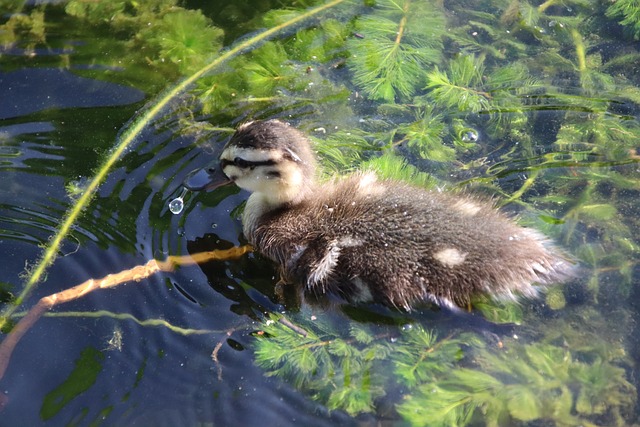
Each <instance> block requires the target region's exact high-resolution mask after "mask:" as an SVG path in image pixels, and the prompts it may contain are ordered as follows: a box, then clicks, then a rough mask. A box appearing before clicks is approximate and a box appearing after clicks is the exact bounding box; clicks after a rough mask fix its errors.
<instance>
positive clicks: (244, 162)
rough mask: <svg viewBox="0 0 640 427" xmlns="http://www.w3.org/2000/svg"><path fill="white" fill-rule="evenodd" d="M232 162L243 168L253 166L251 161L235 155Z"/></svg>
mask: <svg viewBox="0 0 640 427" xmlns="http://www.w3.org/2000/svg"><path fill="white" fill-rule="evenodd" d="M233 164H234V165H236V166H237V167H239V168H243V169H244V168H248V167H251V166H253V164H252V162H249V161H247V160H245V159H243V158H241V157H236V158H235V159H233Z"/></svg>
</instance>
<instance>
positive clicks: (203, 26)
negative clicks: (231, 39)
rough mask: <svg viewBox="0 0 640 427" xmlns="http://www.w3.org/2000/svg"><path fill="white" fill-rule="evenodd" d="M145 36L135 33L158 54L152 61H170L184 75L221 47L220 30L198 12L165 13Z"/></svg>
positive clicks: (207, 60)
mask: <svg viewBox="0 0 640 427" xmlns="http://www.w3.org/2000/svg"><path fill="white" fill-rule="evenodd" d="M148 31H149V33H150V34H146V33H145V30H142V31H141V32H140V33H138V35H137V38H139V39H144V40H145V41H146V43H148V44H149V45H150V46H154V47H155V48H156V49H157V51H158V57H157V59H155V61H160V62H162V61H170V62H172V63H174V64H176V65H177V66H178V69H179V71H180V73H181V74H183V75H186V74H189V73H191V72H194V71H196V70H198V69H200V68H202V67H204V66H205V65H206V64H207V63H208V62H209V61H211V59H213V57H214V55H217V53H218V51H219V50H220V48H222V37H223V35H224V33H223V31H222V30H221V29H219V28H216V27H214V26H212V25H211V21H210V20H209V19H208V18H206V17H205V16H204V15H203V14H202V12H200V11H195V10H184V9H178V10H175V11H172V12H169V13H167V14H165V15H164V16H163V17H162V19H160V20H158V22H157V23H156V24H155V25H153V26H152V27H151V28H150V29H149V30H148Z"/></svg>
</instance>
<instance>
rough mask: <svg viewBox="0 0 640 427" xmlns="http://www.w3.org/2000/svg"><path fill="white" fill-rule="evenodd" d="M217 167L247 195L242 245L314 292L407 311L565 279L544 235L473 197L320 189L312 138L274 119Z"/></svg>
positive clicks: (566, 265)
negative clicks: (245, 242) (421, 305)
mask: <svg viewBox="0 0 640 427" xmlns="http://www.w3.org/2000/svg"><path fill="white" fill-rule="evenodd" d="M219 166H220V167H219V171H220V172H222V173H223V174H224V179H225V181H227V182H233V183H235V184H236V185H237V186H238V187H240V188H242V189H245V190H248V191H249V192H251V195H250V196H249V199H248V200H247V203H246V207H245V210H244V214H243V231H244V234H245V236H246V238H247V239H248V240H249V242H250V243H251V244H252V245H253V247H254V248H255V249H256V250H258V251H259V252H260V253H261V254H263V255H265V256H266V257H268V258H270V259H271V260H273V261H275V262H276V263H277V264H278V265H279V266H280V268H281V271H282V273H283V278H285V279H286V280H287V281H289V282H295V283H299V284H302V285H303V286H304V287H305V289H306V290H307V291H310V292H312V293H315V294H317V295H323V294H337V295H339V296H341V297H343V298H344V299H346V300H347V301H349V302H352V303H357V302H364V301H367V302H370V301H373V302H377V303H381V304H384V305H386V306H390V307H396V308H399V309H404V310H407V311H410V310H411V309H412V307H414V306H415V304H417V303H420V302H426V301H431V302H434V303H436V304H438V305H440V306H444V307H448V308H458V307H464V308H466V307H468V306H469V304H470V301H471V299H472V297H474V296H476V295H479V294H485V295H489V296H490V297H493V298H500V299H504V298H507V299H516V298H517V297H518V296H523V297H535V296H537V294H538V289H539V288H540V287H541V286H544V285H549V284H552V283H556V282H560V281H563V280H565V279H566V278H568V277H570V276H571V275H572V268H573V263H572V262H571V261H570V260H569V259H568V258H567V257H565V256H564V255H563V254H562V253H561V252H560V251H559V250H558V249H557V248H556V247H555V246H554V245H553V244H552V243H551V242H550V241H549V240H548V239H546V238H545V237H544V236H543V235H542V234H540V233H539V232H537V231H535V230H532V229H528V228H523V227H521V226H519V225H517V224H516V223H515V222H514V221H513V220H511V219H510V218H509V217H508V216H507V215H505V214H503V213H501V212H500V211H498V210H497V209H495V207H494V206H493V205H492V204H491V203H488V202H486V201H483V200H481V199H480V198H475V197H472V196H469V195H460V194H448V193H446V192H439V191H428V190H425V189H422V188H417V187H413V186H411V185H409V184H405V183H401V182H396V181H391V180H380V179H378V178H377V177H376V175H375V174H374V173H373V172H356V173H353V174H351V175H349V176H346V177H343V178H333V179H331V180H329V181H328V182H319V181H318V180H317V179H316V159H315V155H314V152H313V150H312V147H311V143H310V141H309V139H308V138H307V137H306V136H305V135H304V134H303V133H301V132H300V131H298V130H297V129H295V128H294V127H292V126H290V125H288V124H286V123H284V122H281V121H278V120H268V121H251V122H248V123H245V124H243V125H241V126H240V127H238V129H237V131H236V132H235V134H234V135H233V136H232V137H231V139H230V140H229V142H228V143H227V144H226V145H225V147H224V149H223V151H222V154H221V155H220V160H219ZM213 185H214V184H211V186H213Z"/></svg>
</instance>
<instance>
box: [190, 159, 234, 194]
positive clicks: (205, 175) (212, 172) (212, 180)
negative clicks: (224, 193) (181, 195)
mask: <svg viewBox="0 0 640 427" xmlns="http://www.w3.org/2000/svg"><path fill="white" fill-rule="evenodd" d="M231 182H232V181H231V180H230V179H229V178H227V176H226V175H225V174H224V172H222V168H221V167H220V166H219V165H217V164H216V165H215V166H212V165H210V166H207V167H204V168H202V169H196V170H194V171H191V172H189V175H187V177H186V178H185V179H184V181H182V185H183V186H184V187H185V188H186V189H187V190H190V191H203V190H205V191H211V190H214V189H216V188H218V187H222V186H223V185H227V184H231Z"/></svg>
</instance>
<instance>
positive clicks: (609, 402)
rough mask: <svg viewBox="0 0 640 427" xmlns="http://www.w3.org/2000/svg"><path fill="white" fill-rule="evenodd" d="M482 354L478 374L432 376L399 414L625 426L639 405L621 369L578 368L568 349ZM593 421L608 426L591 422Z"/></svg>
mask: <svg viewBox="0 0 640 427" xmlns="http://www.w3.org/2000/svg"><path fill="white" fill-rule="evenodd" d="M479 353H480V354H478V355H477V356H476V359H475V360H476V363H477V364H478V365H479V367H480V369H481V370H475V369H469V368H459V369H453V370H447V371H445V372H444V373H443V374H442V375H437V374H436V375H432V376H431V377H430V378H429V379H428V380H427V381H425V382H424V383H423V384H421V385H420V387H419V388H418V390H417V392H416V393H414V394H412V396H410V397H409V398H407V399H406V400H405V401H404V402H402V403H401V404H400V405H399V407H398V411H399V412H400V413H401V414H402V415H403V416H404V417H405V418H406V419H407V420H408V421H409V422H410V423H411V424H412V425H416V426H447V425H456V426H465V425H468V424H470V423H471V422H472V421H473V420H474V419H477V417H479V416H482V417H483V419H484V424H485V425H487V426H501V425H512V424H513V423H515V422H518V421H520V422H526V421H533V420H543V419H544V420H549V421H551V422H552V425H564V426H582V425H617V426H621V425H624V419H623V418H622V416H621V415H622V414H623V413H625V412H628V411H629V410H630V409H631V408H632V407H633V405H634V402H635V390H634V388H633V386H632V385H631V384H630V383H629V381H627V379H626V378H625V371H624V369H622V368H620V367H618V366H615V365H612V364H611V363H608V362H605V361H603V360H601V359H598V358H597V359H595V360H593V361H591V362H582V361H578V360H575V359H574V356H573V355H572V353H571V352H570V351H569V350H567V349H563V348H561V347H555V346H549V345H544V344H533V345H524V346H514V347H513V348H512V349H511V350H510V351H508V352H504V353H501V354H497V355H496V354H491V353H490V352H489V351H486V350H484V351H480V352H479ZM596 396H598V397H596ZM595 415H597V416H599V417H602V418H599V419H601V420H603V421H604V423H603V424H600V421H597V420H596V419H592V421H590V417H591V416H595Z"/></svg>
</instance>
